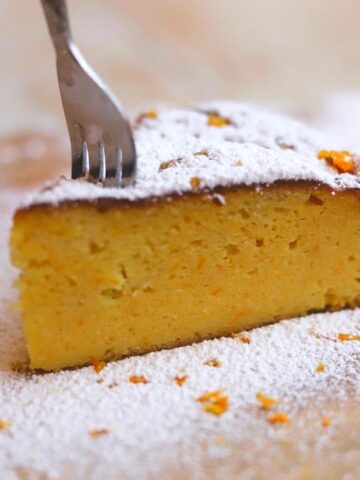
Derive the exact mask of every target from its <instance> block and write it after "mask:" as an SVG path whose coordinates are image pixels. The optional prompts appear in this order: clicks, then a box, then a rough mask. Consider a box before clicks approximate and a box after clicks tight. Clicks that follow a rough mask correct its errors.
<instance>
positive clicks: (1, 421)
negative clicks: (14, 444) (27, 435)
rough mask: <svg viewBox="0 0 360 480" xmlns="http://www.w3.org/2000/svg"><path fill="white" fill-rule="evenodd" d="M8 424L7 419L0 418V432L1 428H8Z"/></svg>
mask: <svg viewBox="0 0 360 480" xmlns="http://www.w3.org/2000/svg"><path fill="white" fill-rule="evenodd" d="M10 425H11V424H10V422H8V421H7V420H4V419H2V418H0V432H1V431H2V430H6V429H8V428H9V427H10Z"/></svg>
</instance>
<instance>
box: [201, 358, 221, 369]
mask: <svg viewBox="0 0 360 480" xmlns="http://www.w3.org/2000/svg"><path fill="white" fill-rule="evenodd" d="M204 365H207V366H208V367H215V368H219V367H221V365H222V362H220V360H217V359H216V358H212V359H211V360H207V361H206V362H204Z"/></svg>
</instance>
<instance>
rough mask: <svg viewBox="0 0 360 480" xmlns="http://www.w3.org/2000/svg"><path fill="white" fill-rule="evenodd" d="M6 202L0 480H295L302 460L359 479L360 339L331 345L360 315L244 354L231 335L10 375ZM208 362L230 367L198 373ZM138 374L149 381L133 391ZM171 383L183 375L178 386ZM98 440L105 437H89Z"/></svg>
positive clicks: (12, 329)
mask: <svg viewBox="0 0 360 480" xmlns="http://www.w3.org/2000/svg"><path fill="white" fill-rule="evenodd" d="M9 195H10V194H8V193H4V194H1V195H0V210H1V215H2V221H3V222H4V224H5V229H4V230H2V231H1V235H0V242H1V243H0V251H1V255H0V271H1V285H0V287H1V288H0V417H1V418H2V419H5V420H7V421H9V422H11V426H10V427H9V429H6V430H4V431H2V432H0V465H1V475H2V478H6V479H7V480H13V479H14V480H15V479H19V478H20V479H36V480H39V479H42V480H44V479H48V478H49V477H48V475H49V476H50V475H53V476H55V477H56V478H59V479H67V478H74V479H75V478H76V479H84V480H85V479H86V480H103V479H104V478H106V479H107V480H112V479H114V480H115V479H119V478H123V479H135V478H136V479H139V478H142V479H147V478H148V479H157V478H169V479H171V478H193V479H202V478H214V479H216V478H219V479H220V478H227V479H231V478H239V475H240V473H241V478H242V479H255V478H256V479H265V478H269V479H270V478H275V477H276V478H277V479H285V478H286V479H289V478H294V479H295V478H299V477H298V475H300V474H301V473H302V472H303V469H302V465H304V462H307V463H310V467H309V466H307V467H304V469H305V468H307V469H308V468H310V469H311V470H310V471H311V472H315V473H314V475H313V477H312V478H341V477H342V476H343V475H344V474H345V473H349V474H350V473H351V474H353V475H354V477H353V478H358V476H359V475H360V472H359V465H360V463H359V458H360V444H359V440H358V431H359V430H358V427H359V425H360V423H359V421H358V419H357V416H356V409H355V407H354V410H350V408H351V402H352V401H354V402H356V401H358V399H359V398H360V375H359V374H360V364H359V360H360V342H356V341H346V342H341V341H339V340H338V339H337V335H338V334H339V333H341V332H349V333H351V334H353V335H355V334H357V335H359V334H360V310H355V311H353V312H350V311H344V312H341V313H334V314H323V315H312V316H309V317H307V318H303V319H298V320H289V321H284V322H281V323H278V324H276V325H274V326H269V327H265V328H260V329H257V330H254V331H251V332H248V333H247V334H246V335H247V337H248V338H249V339H250V343H249V344H247V343H243V342H242V341H241V339H239V338H234V339H232V338H223V339H218V340H212V341H205V342H202V343H200V344H197V345H193V346H189V347H184V348H177V349H173V350H168V351H162V352H157V353H151V354H148V355H145V356H142V357H132V358H129V359H125V360H122V361H118V362H111V363H109V364H108V365H107V366H106V367H105V369H104V370H102V371H101V372H100V373H99V374H96V373H95V371H94V369H93V368H92V367H86V368H81V369H77V370H73V371H63V372H60V373H56V374H46V375H38V374H21V373H16V372H14V371H12V370H11V365H12V363H13V362H19V361H20V362H22V361H25V359H26V350H25V344H24V338H23V335H22V333H21V328H20V322H19V318H18V315H17V313H16V312H15V311H13V310H12V309H11V307H10V306H11V303H12V302H13V301H14V300H15V293H14V291H13V289H12V288H11V281H12V279H13V277H14V271H13V269H12V268H11V267H10V266H9V262H8V257H7V255H8V254H7V250H6V248H5V237H6V236H7V231H8V228H9V224H10V217H11V212H12V211H13V209H14V207H15V203H17V202H19V201H20V200H21V196H20V195H19V196H16V195H15V194H14V195H13V196H9ZM54 348H56V345H55V346H54ZM211 359H218V360H220V361H221V362H222V365H221V366H220V367H218V368H215V367H211V366H207V365H204V363H205V362H207V361H208V360H211ZM320 362H322V363H324V365H325V370H324V372H322V373H317V372H316V367H317V365H318V364H319V363H320ZM131 375H143V376H144V377H145V378H146V379H148V380H149V383H147V384H132V383H130V382H129V381H128V378H129V376H131ZM177 375H187V376H188V378H187V380H186V381H185V383H184V384H183V385H182V386H181V387H180V386H178V385H177V383H176V381H175V377H176V376H177ZM98 381H100V382H101V383H98ZM222 388H223V389H224V394H225V395H228V396H229V400H230V405H229V410H228V411H227V412H226V413H224V414H223V415H222V416H220V417H215V416H213V415H211V414H209V413H205V412H204V411H203V410H202V405H201V404H200V403H199V402H197V401H196V399H197V397H198V396H199V395H202V394H203V393H205V392H208V391H212V390H216V389H222ZM260 390H261V391H262V392H264V393H265V394H267V395H271V396H277V397H278V398H279V399H280V401H281V403H280V405H279V406H278V407H276V408H275V410H281V411H284V412H286V413H288V415H289V418H290V421H291V423H290V425H289V426H286V425H284V426H276V425H270V424H268V422H267V415H268V413H267V412H265V411H262V410H261V409H260V406H259V404H258V402H257V400H256V393H257V392H258V391H260ZM350 414H351V417H350ZM323 415H329V416H330V418H331V422H332V423H331V425H330V427H329V428H328V429H325V428H324V427H322V426H321V419H322V417H323ZM347 415H349V417H347ZM356 422H358V423H356ZM357 426H358V427H357ZM94 429H105V430H106V433H104V435H101V436H99V437H97V438H94V437H93V436H91V435H89V432H90V431H91V430H94ZM354 429H355V430H354ZM352 432H354V434H352ZM293 440H294V442H293ZM292 442H293V443H292ZM339 445H340V446H339ZM350 448H351V451H350ZM330 453H331V455H330ZM272 469H273V470H272ZM324 469H326V471H325V470H324ZM306 471H308V470H306ZM316 472H317V473H316ZM319 472H320V473H319ZM334 472H335V473H336V472H337V473H336V475H337V476H334V477H331V475H334ZM349 478H351V477H349Z"/></svg>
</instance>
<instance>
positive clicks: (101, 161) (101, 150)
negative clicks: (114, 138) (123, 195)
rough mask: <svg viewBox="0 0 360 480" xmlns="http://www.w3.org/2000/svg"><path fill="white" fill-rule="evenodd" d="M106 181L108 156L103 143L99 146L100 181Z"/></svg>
mask: <svg viewBox="0 0 360 480" xmlns="http://www.w3.org/2000/svg"><path fill="white" fill-rule="evenodd" d="M105 179H106V156H105V147H104V144H103V143H100V144H99V181H100V182H102V183H104V182H105Z"/></svg>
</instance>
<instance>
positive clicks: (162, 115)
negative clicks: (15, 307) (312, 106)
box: [11, 102, 360, 370]
mask: <svg viewBox="0 0 360 480" xmlns="http://www.w3.org/2000/svg"><path fill="white" fill-rule="evenodd" d="M135 137H136V145H137V150H138V155H139V167H138V173H137V178H136V182H135V183H134V185H132V186H129V187H126V188H122V189H113V188H103V187H102V186H101V185H93V184H90V183H87V182H84V181H74V180H66V179H62V180H60V181H59V182H57V183H55V184H50V185H47V186H46V187H45V188H44V189H43V190H42V191H41V192H39V193H37V194H35V195H33V196H32V197H31V198H29V199H28V200H27V202H26V203H24V205H23V206H22V207H21V208H20V209H19V210H18V211H17V213H16V215H15V219H14V227H13V231H12V237H11V251H12V261H13V264H14V265H15V266H16V267H18V268H19V270H20V275H19V279H18V282H17V286H18V288H19V291H20V301H19V305H20V309H21V314H22V318H23V324H24V329H25V334H26V338H27V343H28V350H29V355H30V359H31V366H32V368H39V369H43V370H58V369H61V368H63V367H72V366H77V365H84V364H88V363H90V362H94V359H95V360H98V361H99V360H108V359H114V358H121V357H124V356H127V355H131V354H136V353H144V352H149V351H151V350H156V349H161V348H169V347H175V346H178V345H184V344H188V343H191V342H195V341H199V340H202V339H207V338H213V337H216V336H221V335H229V334H231V333H233V332H235V331H240V330H244V329H250V328H253V327H256V326H260V325H265V324H268V323H270V322H274V321H277V320H280V319H283V318H287V317H292V316H299V315H305V314H307V313H308V312H312V311H320V310H325V309H340V308H344V307H355V306H357V305H358V304H360V253H359V252H360V235H359V232H360V202H359V200H360V197H359V186H360V182H359V178H358V176H357V170H358V159H357V157H356V156H355V155H352V154H350V153H348V152H341V151H335V150H331V149H330V145H328V144H326V143H325V142H324V141H323V140H321V139H319V138H318V136H317V135H316V134H314V133H313V132H312V131H310V130H309V129H307V128H306V127H304V126H302V125H301V124H299V123H297V122H295V121H292V120H289V119H287V118H284V117H280V116H276V115H272V114H268V113H263V112H261V111H258V110H256V109H253V108H251V107H247V106H243V105H241V104H237V103H231V102H229V103H210V104H207V105H203V106H201V107H199V108H197V109H183V110H165V111H159V112H154V111H152V112H150V113H149V114H144V115H142V116H141V117H140V118H139V121H138V122H137V126H136V129H135Z"/></svg>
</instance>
